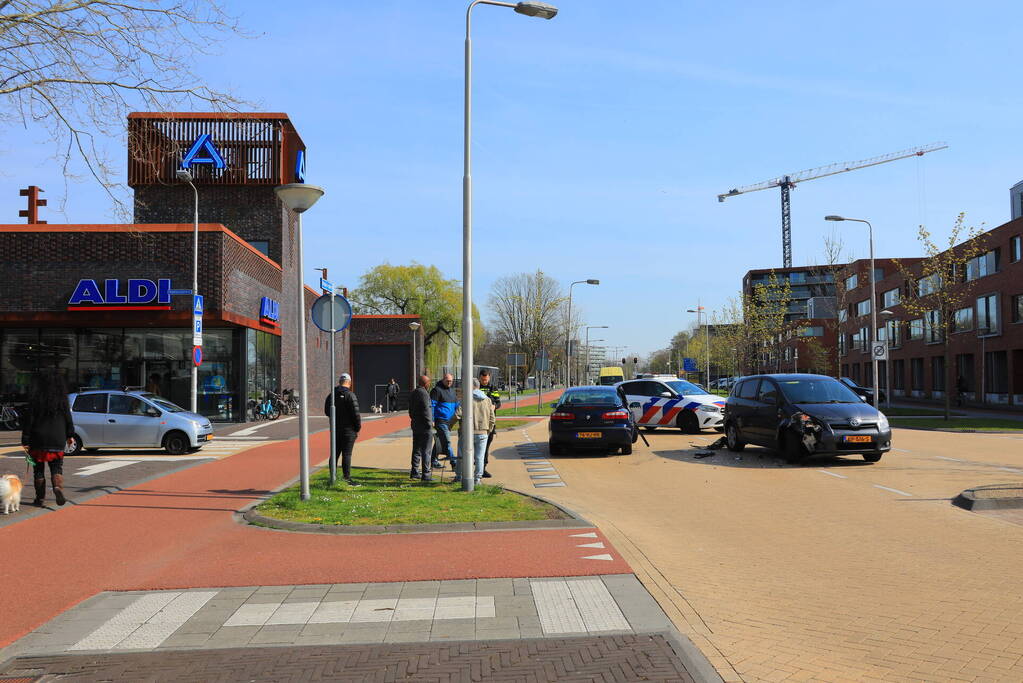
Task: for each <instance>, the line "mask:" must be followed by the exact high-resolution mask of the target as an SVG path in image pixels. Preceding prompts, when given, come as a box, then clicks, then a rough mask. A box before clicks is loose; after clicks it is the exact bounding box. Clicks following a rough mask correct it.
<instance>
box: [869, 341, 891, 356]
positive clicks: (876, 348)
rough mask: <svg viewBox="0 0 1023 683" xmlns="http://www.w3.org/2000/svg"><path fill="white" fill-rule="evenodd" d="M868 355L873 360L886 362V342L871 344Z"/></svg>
mask: <svg viewBox="0 0 1023 683" xmlns="http://www.w3.org/2000/svg"><path fill="white" fill-rule="evenodd" d="M870 355H871V357H872V358H873V359H874V360H888V342H886V341H876V342H871V344H870Z"/></svg>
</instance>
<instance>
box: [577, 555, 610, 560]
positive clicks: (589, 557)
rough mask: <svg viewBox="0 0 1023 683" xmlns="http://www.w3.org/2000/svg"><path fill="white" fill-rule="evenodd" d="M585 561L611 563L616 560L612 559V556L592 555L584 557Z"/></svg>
mask: <svg viewBox="0 0 1023 683" xmlns="http://www.w3.org/2000/svg"><path fill="white" fill-rule="evenodd" d="M583 559H584V560H608V561H610V560H613V559H615V558H613V557H611V556H610V555H590V556H588V557H584V558H583Z"/></svg>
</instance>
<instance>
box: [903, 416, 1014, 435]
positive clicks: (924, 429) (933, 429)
mask: <svg viewBox="0 0 1023 683" xmlns="http://www.w3.org/2000/svg"><path fill="white" fill-rule="evenodd" d="M896 419H898V418H896ZM889 424H891V427H892V429H912V430H913V431H916V432H944V433H945V434H1020V433H1021V432H1023V430H1018V429H1017V430H1012V431H1004V432H996V431H989V430H987V429H983V430H981V429H951V428H946V429H942V428H940V427H903V426H902V425H899V424H892V423H891V420H889Z"/></svg>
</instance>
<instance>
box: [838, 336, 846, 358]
mask: <svg viewBox="0 0 1023 683" xmlns="http://www.w3.org/2000/svg"><path fill="white" fill-rule="evenodd" d="M847 348H848V346H847V345H846V335H844V334H840V335H838V355H840V356H844V355H845V352H846V349H847Z"/></svg>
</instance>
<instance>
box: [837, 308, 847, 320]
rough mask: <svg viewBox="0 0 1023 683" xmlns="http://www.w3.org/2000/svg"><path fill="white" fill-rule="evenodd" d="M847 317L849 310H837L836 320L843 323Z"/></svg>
mask: <svg viewBox="0 0 1023 683" xmlns="http://www.w3.org/2000/svg"><path fill="white" fill-rule="evenodd" d="M848 319H849V312H848V311H847V310H845V309H844V308H843V309H842V310H840V311H839V312H838V322H840V323H844V322H845V321H846V320H848Z"/></svg>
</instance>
